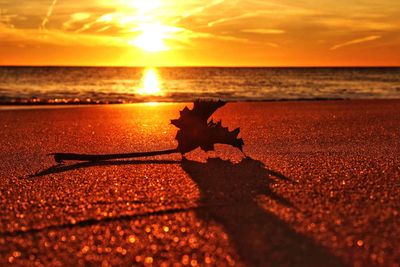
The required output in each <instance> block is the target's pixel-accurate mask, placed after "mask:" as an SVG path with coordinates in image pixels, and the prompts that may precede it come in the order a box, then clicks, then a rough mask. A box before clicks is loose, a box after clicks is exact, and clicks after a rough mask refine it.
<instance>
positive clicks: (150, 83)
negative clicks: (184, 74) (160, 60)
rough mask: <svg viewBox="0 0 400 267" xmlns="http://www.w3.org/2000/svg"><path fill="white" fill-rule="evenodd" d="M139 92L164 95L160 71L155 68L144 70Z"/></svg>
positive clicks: (140, 93)
mask: <svg viewBox="0 0 400 267" xmlns="http://www.w3.org/2000/svg"><path fill="white" fill-rule="evenodd" d="M137 93H138V94H139V95H143V96H159V95H162V90H161V86H160V82H159V77H158V73H157V71H156V70H155V69H153V68H149V69H146V70H145V71H144V74H143V78H142V82H141V86H140V88H139V89H138V90H137Z"/></svg>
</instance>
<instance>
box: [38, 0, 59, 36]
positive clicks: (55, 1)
mask: <svg viewBox="0 0 400 267" xmlns="http://www.w3.org/2000/svg"><path fill="white" fill-rule="evenodd" d="M56 4H57V0H53V2H52V3H51V5H50V6H49V9H48V10H47V14H46V17H45V18H44V19H43V21H42V23H41V24H40V29H42V30H44V29H46V25H47V23H48V22H49V21H50V17H51V15H52V14H53V10H54V7H55V6H56Z"/></svg>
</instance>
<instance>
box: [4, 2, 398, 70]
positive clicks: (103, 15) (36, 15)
mask: <svg viewBox="0 0 400 267" xmlns="http://www.w3.org/2000/svg"><path fill="white" fill-rule="evenodd" d="M0 65H119V66H149V65H151V66H182V65H183V66H198V65H200V66H338V65H340V66H371V65H397V66H398V65H400V1H399V0H359V1H356V0H353V1H351V0H335V1H331V0H313V1H308V0H297V1H296V0H291V1H289V0H280V1H278V0H229V1H228V0H225V1H224V0H202V1H199V0H179V1H178V0H175V1H166V0H68V1H67V0H18V1H15V0H0Z"/></svg>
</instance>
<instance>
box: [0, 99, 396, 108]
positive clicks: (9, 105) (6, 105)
mask: <svg viewBox="0 0 400 267" xmlns="http://www.w3.org/2000/svg"><path fill="white" fill-rule="evenodd" d="M206 99H210V98H206ZM212 99H214V98H212ZM219 99H220V98H215V100H219ZM221 100H223V99H221ZM223 101H225V102H226V103H290V102H294V103H296V102H306V103H307V102H311V103H312V102H335V101H338V102H346V101H347V102H351V101H384V102H385V101H400V97H399V98H299V99H262V100H223ZM192 102H193V101H191V100H182V101H138V102H129V103H119V102H118V103H73V102H72V103H48V102H40V103H10V102H6V103H1V102H0V111H2V110H29V109H57V108H73V107H102V106H130V105H153V106H155V105H173V104H187V103H192Z"/></svg>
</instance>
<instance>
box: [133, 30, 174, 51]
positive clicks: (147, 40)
mask: <svg viewBox="0 0 400 267" xmlns="http://www.w3.org/2000/svg"><path fill="white" fill-rule="evenodd" d="M139 29H140V31H141V32H142V33H141V34H140V35H139V36H138V37H136V38H135V39H134V40H132V41H131V42H130V44H133V45H135V46H137V47H139V48H141V49H143V50H144V51H146V52H160V51H165V50H168V47H167V46H166V45H165V43H164V40H163V39H164V38H165V29H164V27H163V26H162V25H158V24H142V25H140V27H139Z"/></svg>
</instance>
